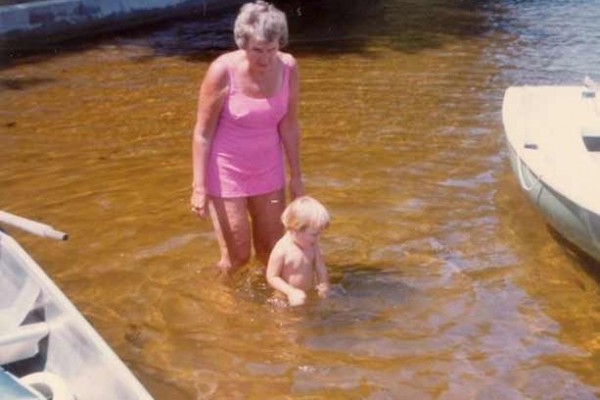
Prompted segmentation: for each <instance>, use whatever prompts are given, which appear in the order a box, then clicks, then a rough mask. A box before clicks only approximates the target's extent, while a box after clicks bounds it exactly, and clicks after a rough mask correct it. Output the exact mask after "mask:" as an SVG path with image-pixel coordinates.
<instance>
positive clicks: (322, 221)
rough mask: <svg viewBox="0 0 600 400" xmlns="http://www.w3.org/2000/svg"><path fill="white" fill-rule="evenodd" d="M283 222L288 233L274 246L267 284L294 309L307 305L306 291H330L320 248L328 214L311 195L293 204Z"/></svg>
mask: <svg viewBox="0 0 600 400" xmlns="http://www.w3.org/2000/svg"><path fill="white" fill-rule="evenodd" d="M281 221H282V222H283V225H284V227H285V229H286V232H285V234H284V235H283V237H282V238H281V239H279V241H278V242H277V243H276V244H275V247H274V248H273V251H272V252H271V256H270V257H269V263H268V265H267V281H268V282H269V285H271V286H272V287H273V288H274V289H276V290H278V291H279V292H281V293H283V294H285V295H286V296H287V299H288V301H289V303H290V305H292V306H297V305H301V304H304V303H305V302H306V292H307V291H309V290H312V289H317V292H318V294H319V296H321V297H325V296H326V295H327V293H328V292H329V276H328V274H327V269H326V268H325V263H324V262H323V255H322V254H321V249H320V247H319V237H320V235H321V232H322V231H323V230H324V229H325V228H327V227H328V226H329V213H328V212H327V210H326V209H325V207H324V206H323V205H322V204H321V203H319V202H318V201H317V200H315V199H314V198H312V197H310V196H302V197H298V198H296V199H295V200H294V201H292V202H291V203H290V204H289V205H288V206H287V208H286V209H285V211H284V212H283V214H282V215H281Z"/></svg>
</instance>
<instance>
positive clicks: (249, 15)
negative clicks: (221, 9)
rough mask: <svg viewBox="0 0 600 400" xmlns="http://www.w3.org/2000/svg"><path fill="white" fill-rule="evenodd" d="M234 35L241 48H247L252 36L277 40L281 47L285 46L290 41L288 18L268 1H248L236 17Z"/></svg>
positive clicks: (264, 39) (263, 39) (271, 40)
mask: <svg viewBox="0 0 600 400" xmlns="http://www.w3.org/2000/svg"><path fill="white" fill-rule="evenodd" d="M233 36H234V38H235V43H236V44H237V46H238V47H239V48H240V49H245V48H246V46H248V42H249V41H250V39H251V38H253V39H255V40H260V41H265V42H273V41H276V40H277V41H278V42H279V47H285V46H286V45H287V43H288V25H287V18H286V17H285V14H284V13H283V12H282V11H281V10H279V9H278V8H277V7H275V6H274V5H273V4H270V3H267V2H266V1H262V0H258V1H255V2H252V3H246V4H244V5H243V6H242V7H241V8H240V12H239V13H238V16H237V18H236V19H235V25H234V27H233Z"/></svg>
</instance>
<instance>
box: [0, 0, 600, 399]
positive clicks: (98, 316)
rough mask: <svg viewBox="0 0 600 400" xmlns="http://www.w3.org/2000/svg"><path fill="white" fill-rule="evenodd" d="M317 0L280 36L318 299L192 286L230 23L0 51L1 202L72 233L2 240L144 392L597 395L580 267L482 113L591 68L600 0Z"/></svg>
mask: <svg viewBox="0 0 600 400" xmlns="http://www.w3.org/2000/svg"><path fill="white" fill-rule="evenodd" d="M317 4H318V2H314V4H313V5H312V6H311V5H310V4H309V5H302V4H300V6H298V5H296V6H294V7H293V8H292V9H291V10H290V15H293V17H292V20H291V24H292V44H291V46H290V49H289V50H290V51H292V52H293V53H294V54H296V56H297V57H298V59H299V62H300V66H301V72H302V103H301V120H302V131H303V141H302V160H303V165H304V172H305V177H306V186H307V189H308V192H309V193H310V194H312V195H314V196H316V197H318V198H319V199H320V200H322V201H323V202H324V203H325V204H326V205H327V206H328V207H329V209H330V210H331V212H332V214H333V217H334V219H333V224H332V226H331V227H330V229H329V230H328V232H327V233H326V234H325V237H324V239H323V242H324V243H323V247H324V250H325V254H326V259H327V263H328V265H329V268H330V271H331V274H332V276H333V280H334V282H335V288H334V289H335V290H334V291H335V293H334V296H333V297H332V298H331V299H328V300H326V301H323V302H320V303H319V302H315V303H313V304H310V305H309V306H307V307H305V308H302V309H294V310H289V309H278V308H275V307H273V306H272V305H271V304H270V303H268V302H267V301H266V299H267V297H268V296H269V294H270V292H269V291H268V290H267V288H266V286H265V283H264V280H263V278H262V277H261V275H260V273H259V270H260V269H259V268H257V266H256V265H254V266H252V267H251V268H249V269H248V271H246V272H244V273H241V274H240V276H239V277H238V279H237V281H236V282H235V283H234V284H232V285H230V286H224V285H223V284H220V283H218V282H215V281H214V280H213V279H212V274H211V271H212V263H213V262H214V261H215V259H216V258H217V253H218V250H217V245H216V242H215V239H214V237H213V234H212V231H211V227H210V225H209V223H208V222H199V221H197V220H196V219H194V218H193V217H192V216H191V214H190V212H189V210H188V198H189V186H190V181H191V176H190V173H191V172H190V132H191V129H192V125H193V122H194V112H195V106H196V104H195V103H196V92H197V88H198V84H199V81H200V79H201V77H202V75H203V73H204V71H205V70H206V67H207V65H208V62H209V61H210V60H211V59H213V58H214V57H215V56H216V55H217V54H218V53H219V51H222V50H220V49H223V48H226V47H227V46H229V45H230V43H231V42H230V38H229V37H230V35H229V24H230V20H231V16H226V17H224V18H222V19H219V18H217V19H215V20H210V21H205V23H204V24H199V23H196V22H180V23H177V24H174V25H170V26H163V27H159V28H157V29H156V30H152V31H144V32H138V33H136V34H135V35H134V34H128V35H122V36H119V37H113V38H106V39H103V40H99V41H95V42H94V43H91V44H85V45H81V44H80V45H77V46H69V47H67V46H63V47H58V48H57V51H56V53H55V54H45V55H38V56H30V57H24V58H20V59H18V60H17V61H11V62H7V63H5V64H4V66H3V68H2V70H1V71H0V83H1V84H2V89H3V90H2V96H1V100H0V112H1V114H0V116H1V117H0V129H1V130H0V159H1V160H2V164H1V165H2V168H1V169H0V203H1V207H2V209H5V210H7V211H10V212H14V213H17V214H20V215H23V216H26V217H30V218H35V219H39V220H41V221H44V222H46V223H50V224H52V225H54V226H55V227H56V228H58V229H60V230H64V231H66V232H68V233H69V234H70V237H71V239H70V240H69V241H68V242H65V243H56V242H50V241H45V240H43V239H39V238H34V237H30V236H26V235H24V234H21V233H18V232H13V231H11V232H12V233H14V234H15V236H16V237H17V238H18V239H19V240H20V241H21V243H22V244H23V245H24V246H25V247H26V248H27V249H28V250H29V251H30V252H31V253H32V255H33V256H34V258H36V259H37V260H38V261H39V262H40V264H42V265H43V266H44V267H45V269H46V270H47V272H48V273H49V274H50V275H51V277H52V278H53V279H54V280H55V281H56V283H57V284H58V285H59V286H60V287H61V288H62V289H63V290H64V291H65V292H66V294H67V295H68V296H69V297H70V298H71V299H72V300H73V302H74V303H75V304H76V305H77V306H78V307H79V309H80V310H81V311H82V312H83V313H84V314H85V315H86V316H87V317H88V319H89V320H90V321H91V322H92V323H93V325H94V326H95V327H96V328H97V329H98V331H99V332H100V333H101V334H102V335H103V336H104V337H105V338H106V339H107V341H108V342H109V343H110V344H111V345H112V346H113V348H114V349H115V350H116V352H117V353H118V354H119V355H120V356H121V357H122V358H123V359H124V360H125V361H126V362H127V364H128V365H129V366H130V367H131V369H132V370H133V371H134V373H135V374H136V375H137V376H138V377H139V378H140V380H141V381H142V382H143V383H144V385H146V387H147V388H148V389H149V390H150V392H151V393H152V394H153V395H154V396H155V397H156V398H157V399H172V400H176V399H204V398H207V399H213V398H214V399H267V398H268V399H292V398H294V399H296V398H297V399H300V398H303V399H407V398H410V399H445V400H446V399H578V400H581V399H595V398H598V397H600V290H599V282H600V277H599V272H598V271H599V270H600V269H599V267H598V266H597V265H594V264H592V263H591V262H589V261H585V260H582V259H580V258H578V257H576V256H574V255H573V254H572V253H571V252H569V251H568V250H567V249H566V248H565V247H564V246H563V245H562V244H561V243H560V242H559V241H557V239H556V238H555V237H554V236H553V235H552V234H551V233H550V232H549V231H548V229H547V228H546V226H545V224H544V223H543V221H542V220H541V219H540V217H539V216H538V214H537V212H536V211H535V209H534V208H533V207H532V206H530V205H529V203H528V202H527V200H526V198H525V197H524V196H523V195H521V193H520V191H519V188H518V186H517V184H516V181H515V179H514V177H513V175H512V172H511V171H510V168H509V165H508V160H507V153H506V149H505V144H504V139H503V132H502V123H501V115H500V113H501V101H502V96H503V91H504V89H505V88H506V87H507V86H509V85H514V84H540V83H546V84H564V83H569V84H574V83H578V82H580V81H581V79H582V78H583V76H584V75H585V74H590V75H591V76H592V77H595V78H597V79H600V33H599V31H598V29H597V21H598V20H599V19H600V3H599V1H598V0H594V1H588V2H578V1H562V2H521V1H514V2H512V1H494V2H476V1H473V2H469V1H467V2H452V1H443V0H439V1H409V0H387V1H371V2H363V3H360V4H358V5H356V6H355V7H356V9H354V8H350V9H348V8H347V7H345V8H344V9H343V12H341V13H335V12H332V11H331V10H330V9H328V7H326V6H317ZM311 7H313V8H311ZM315 7H316V8H315ZM319 7H322V8H319Z"/></svg>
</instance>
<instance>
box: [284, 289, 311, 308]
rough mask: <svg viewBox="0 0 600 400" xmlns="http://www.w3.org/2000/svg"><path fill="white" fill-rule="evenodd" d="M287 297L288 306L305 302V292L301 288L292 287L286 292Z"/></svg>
mask: <svg viewBox="0 0 600 400" xmlns="http://www.w3.org/2000/svg"><path fill="white" fill-rule="evenodd" d="M287 298H288V302H289V303H290V306H292V307H295V306H301V305H303V304H304V303H305V302H306V293H304V291H303V290H300V289H295V288H294V289H293V290H292V291H290V292H289V293H288V295H287Z"/></svg>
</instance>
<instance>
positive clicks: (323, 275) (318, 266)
mask: <svg viewBox="0 0 600 400" xmlns="http://www.w3.org/2000/svg"><path fill="white" fill-rule="evenodd" d="M315 273H316V275H317V292H318V293H319V296H321V297H326V296H327V294H328V293H329V274H328V273H327V268H326V267H325V261H324V260H323V254H322V253H321V247H320V246H318V245H317V246H316V249H315Z"/></svg>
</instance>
